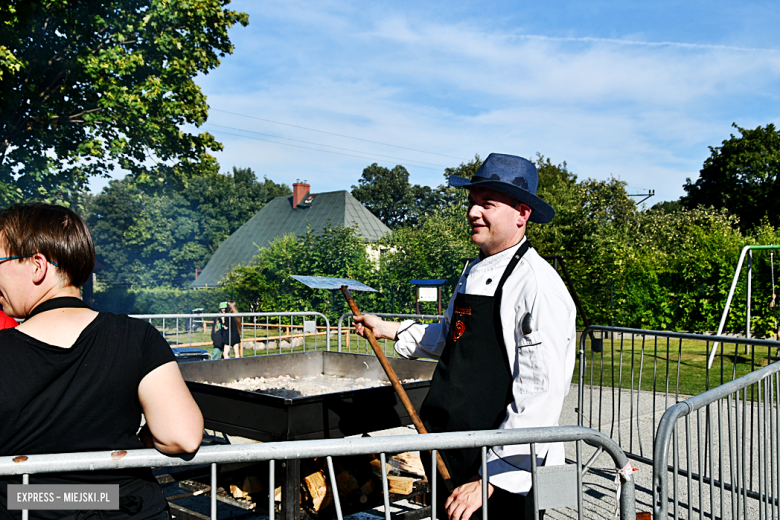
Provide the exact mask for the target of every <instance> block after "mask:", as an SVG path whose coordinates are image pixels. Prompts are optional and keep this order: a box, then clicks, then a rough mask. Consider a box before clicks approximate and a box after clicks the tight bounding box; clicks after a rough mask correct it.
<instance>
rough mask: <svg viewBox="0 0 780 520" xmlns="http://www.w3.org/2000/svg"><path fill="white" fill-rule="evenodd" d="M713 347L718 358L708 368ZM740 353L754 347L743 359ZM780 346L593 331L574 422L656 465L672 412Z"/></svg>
mask: <svg viewBox="0 0 780 520" xmlns="http://www.w3.org/2000/svg"><path fill="white" fill-rule="evenodd" d="M715 342H719V343H720V345H719V350H718V353H719V356H720V360H719V362H718V364H717V365H716V366H715V367H713V369H708V368H707V355H708V354H709V351H710V348H711V346H712V345H713V343H715ZM743 347H755V348H748V350H749V353H748V354H745V353H744V350H743ZM778 347H780V343H778V342H777V341H771V340H758V339H745V338H736V337H728V336H710V335H703V334H688V333H684V332H671V331H657V330H642V329H628V328H621V327H606V326H599V325H595V326H590V327H588V328H586V329H585V330H584V331H583V333H582V336H581V337H580V350H579V383H580V384H579V396H578V407H577V414H578V422H577V424H579V425H580V426H587V427H590V428H593V429H595V430H598V431H600V432H603V433H605V434H606V435H608V436H609V437H610V438H611V439H613V440H614V441H615V442H617V443H618V445H619V446H620V447H621V448H622V449H623V450H624V451H625V452H626V455H627V456H628V457H629V458H630V459H633V460H636V461H638V462H642V463H645V464H648V465H652V463H653V460H652V458H651V457H652V453H653V442H654V440H655V428H656V426H657V425H658V421H660V418H661V416H662V415H663V413H664V412H665V411H666V410H667V409H668V408H669V407H671V406H673V405H675V404H677V403H679V402H681V401H682V400H684V399H687V398H688V397H690V396H692V395H698V394H701V393H702V392H705V391H707V390H709V389H710V388H712V387H715V386H718V385H722V384H724V383H727V382H729V381H733V380H735V379H737V378H738V377H740V376H742V375H744V374H746V373H751V372H753V371H755V370H756V369H758V368H761V367H762V366H764V365H765V364H768V363H769V362H771V361H773V360H774V359H775V356H774V354H775V353H776V352H775V351H776V350H777V349H778Z"/></svg>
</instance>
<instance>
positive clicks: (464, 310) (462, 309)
mask: <svg viewBox="0 0 780 520" xmlns="http://www.w3.org/2000/svg"><path fill="white" fill-rule="evenodd" d="M455 314H460V315H463V316H465V315H468V316H471V307H457V306H456V307H455Z"/></svg>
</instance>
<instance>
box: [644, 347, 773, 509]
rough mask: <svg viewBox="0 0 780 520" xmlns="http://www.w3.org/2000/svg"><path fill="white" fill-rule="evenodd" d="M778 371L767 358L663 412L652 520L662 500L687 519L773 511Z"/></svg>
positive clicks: (656, 452)
mask: <svg viewBox="0 0 780 520" xmlns="http://www.w3.org/2000/svg"><path fill="white" fill-rule="evenodd" d="M719 341H720V340H719ZM778 373H780V363H773V364H771V365H769V366H767V367H764V368H761V369H758V370H756V371H754V372H752V373H750V374H747V375H744V376H742V377H740V378H737V379H735V380H733V381H729V382H725V383H723V384H722V385H720V386H718V387H717V388H713V389H711V390H708V391H706V392H704V393H702V394H700V395H697V396H695V397H691V398H690V399H686V400H685V401H683V402H681V403H678V404H675V405H674V406H672V407H671V408H669V409H668V410H667V411H666V412H665V413H664V415H663V417H662V418H661V421H660V423H659V426H658V431H657V437H656V441H655V446H654V456H653V514H654V518H655V519H657V520H658V519H666V518H668V507H669V502H671V503H672V504H673V517H674V518H680V510H681V509H682V511H683V512H686V513H687V515H686V516H687V518H689V519H690V518H694V513H696V514H697V516H698V518H707V517H709V518H758V519H761V520H763V519H767V520H768V519H774V518H778V516H780V503H779V501H778V497H780V413H779V412H778V406H780V377H779V376H778ZM683 420H684V424H682V425H680V422H681V421H683ZM670 444H672V453H671V454H670V453H669V448H670ZM681 444H682V445H683V446H684V451H683V452H681V448H680V445H681ZM670 457H671V461H670V460H669V459H670ZM670 472H671V474H672V484H673V485H672V494H671V495H670V494H669V473H670ZM681 491H682V493H681ZM683 495H687V496H683ZM749 499H750V500H749Z"/></svg>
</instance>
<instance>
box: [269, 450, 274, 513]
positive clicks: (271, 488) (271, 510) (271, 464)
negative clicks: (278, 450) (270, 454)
mask: <svg viewBox="0 0 780 520" xmlns="http://www.w3.org/2000/svg"><path fill="white" fill-rule="evenodd" d="M275 470H276V464H274V460H273V459H271V460H269V461H268V520H274V515H275V514H276V484H275V483H274V472H275Z"/></svg>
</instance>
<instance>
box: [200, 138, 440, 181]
mask: <svg viewBox="0 0 780 520" xmlns="http://www.w3.org/2000/svg"><path fill="white" fill-rule="evenodd" d="M215 133H219V134H224V135H234V136H236V137H244V138H246V139H254V140H255V141H265V142H267V143H274V144H281V145H284V146H292V147H293V148H303V149H304V150H314V151H315V152H324V153H332V154H334V155H344V156H346V157H356V158H358V159H366V160H368V161H370V160H371V159H372V158H371V157H363V156H360V155H352V154H348V153H341V152H332V151H330V150H322V149H320V148H311V147H309V146H301V145H298V144H290V143H280V142H279V141H271V140H270V139H262V138H260V137H252V136H251V135H242V134H234V133H232V132H225V131H224V130H215ZM358 153H363V152H358ZM418 168H423V169H425V170H433V171H439V170H437V169H436V168H429V167H428V166H418Z"/></svg>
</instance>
